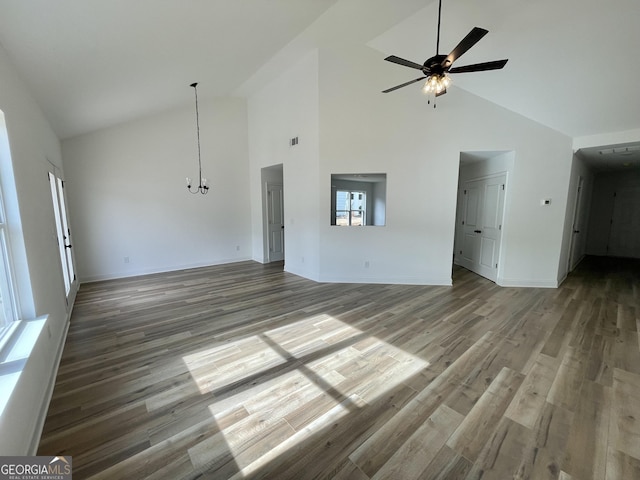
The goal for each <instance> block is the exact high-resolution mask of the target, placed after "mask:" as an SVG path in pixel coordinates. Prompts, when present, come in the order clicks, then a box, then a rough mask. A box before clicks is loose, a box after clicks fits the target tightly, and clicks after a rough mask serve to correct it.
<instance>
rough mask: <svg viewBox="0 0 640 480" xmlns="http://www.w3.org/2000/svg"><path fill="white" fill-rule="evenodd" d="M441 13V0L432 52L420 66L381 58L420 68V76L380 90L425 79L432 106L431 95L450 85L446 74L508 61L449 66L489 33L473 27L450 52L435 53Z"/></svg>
mask: <svg viewBox="0 0 640 480" xmlns="http://www.w3.org/2000/svg"><path fill="white" fill-rule="evenodd" d="M441 14H442V0H440V1H439V2H438V35H437V38H436V54H435V55H434V56H433V57H431V58H429V59H427V60H426V61H425V62H424V63H423V64H422V65H420V64H419V63H416V62H412V61H410V60H405V59H404V58H400V57H397V56H395V55H390V56H388V57H387V58H385V60H386V61H388V62H392V63H396V64H398V65H402V66H403V67H409V68H414V69H416V70H420V71H422V73H423V76H422V77H419V78H415V79H413V80H409V81H408V82H405V83H401V84H400V85H396V86H395V87H391V88H388V89H386V90H383V91H382V93H389V92H393V91H394V90H398V89H399V88H402V87H406V86H407V85H411V84H412V83H416V82H419V81H421V80H424V79H425V78H426V82H425V84H424V87H423V90H424V92H425V93H427V94H429V95H433V96H434V102H433V107H434V108H435V106H436V102H435V97H439V96H440V95H444V94H445V93H447V88H448V87H449V86H450V85H451V77H450V76H449V75H450V74H453V73H469V72H482V71H486V70H499V69H501V68H503V67H504V66H505V65H506V64H507V62H508V60H506V59H505V60H494V61H492V62H483V63H476V64H473V65H465V66H462V67H453V62H455V61H456V60H457V59H458V58H460V57H461V56H462V55H463V54H464V53H466V52H467V51H468V50H469V49H470V48H471V47H473V46H474V45H475V44H476V43H478V42H479V41H480V39H481V38H482V37H484V36H485V35H486V34H487V33H489V31H488V30H485V29H484V28H480V27H473V29H471V31H470V32H469V33H468V34H467V36H466V37H464V38H463V39H462V40H461V41H460V43H458V45H457V46H456V47H455V48H454V49H453V50H451V53H449V55H441V54H440V53H439V51H440V18H441ZM430 101H431V100H428V103H430Z"/></svg>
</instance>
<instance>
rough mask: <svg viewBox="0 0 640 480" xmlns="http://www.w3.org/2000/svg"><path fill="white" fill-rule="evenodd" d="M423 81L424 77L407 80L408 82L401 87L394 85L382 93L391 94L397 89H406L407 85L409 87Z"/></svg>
mask: <svg viewBox="0 0 640 480" xmlns="http://www.w3.org/2000/svg"><path fill="white" fill-rule="evenodd" d="M424 79H425V77H420V78H416V79H415V80H409V81H408V82H405V83H403V84H401V85H396V86H395V87H391V88H387V89H386V90H383V91H382V93H389V92H393V91H394V90H398V89H399V88H402V87H406V86H407V85H411V84H412V83H416V82H419V81H420V80H424Z"/></svg>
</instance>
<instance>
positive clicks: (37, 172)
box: [0, 47, 69, 455]
mask: <svg viewBox="0 0 640 480" xmlns="http://www.w3.org/2000/svg"><path fill="white" fill-rule="evenodd" d="M0 110H2V112H3V113H4V116H5V121H6V129H7V132H8V143H9V148H8V149H7V148H6V139H5V141H4V142H0V143H4V144H5V145H4V148H0V156H1V158H0V162H1V163H0V176H1V177H2V188H3V192H4V196H5V200H6V209H7V222H8V224H9V228H10V229H11V237H10V241H11V249H12V252H13V257H14V267H15V273H16V276H17V284H18V285H17V286H18V294H19V300H20V306H21V312H22V318H24V319H26V320H30V319H35V318H36V317H39V316H45V315H48V318H47V320H46V325H45V326H44V329H43V330H42V333H41V334H40V335H39V337H38V338H37V341H36V343H35V346H34V348H33V350H32V352H31V355H30V356H29V357H28V360H27V361H26V364H25V365H24V368H23V369H22V372H21V374H20V377H19V380H18V383H17V384H16V386H15V390H14V391H13V394H12V395H11V397H10V399H9V402H8V403H7V405H6V407H5V408H4V411H3V412H2V413H1V414H0V432H2V435H0V455H27V454H33V453H34V452H35V448H36V447H37V442H38V441H39V436H40V432H41V429H42V425H43V422H44V417H45V415H46V409H47V407H48V402H49V398H50V395H51V389H52V387H53V382H54V380H55V372H56V369H57V364H58V359H59V355H60V354H61V351H62V346H63V344H64V338H65V334H66V329H67V327H68V319H69V312H68V310H67V306H66V303H65V295H64V282H63V277H62V273H61V266H60V257H59V255H58V250H57V243H56V241H57V240H56V234H55V220H54V216H53V206H52V200H51V193H50V190H49V183H48V180H47V171H49V170H50V169H52V168H53V166H52V164H54V165H56V167H57V168H58V169H61V168H62V162H61V154H60V144H59V142H58V140H57V138H56V136H55V134H54V133H53V130H52V129H51V127H50V125H49V124H48V123H47V121H46V119H45V117H44V115H43V113H42V111H41V110H40V109H39V107H38V105H37V104H36V102H35V101H34V100H33V98H32V97H31V95H30V93H29V92H28V90H27V89H26V88H25V86H24V82H23V80H22V79H21V78H19V76H18V75H17V73H16V72H15V69H14V68H13V66H12V64H11V62H10V60H9V59H8V57H7V54H6V53H5V51H4V50H3V49H2V48H1V47H0ZM12 177H13V178H12ZM12 180H15V182H13V181H12ZM2 393H6V392H2Z"/></svg>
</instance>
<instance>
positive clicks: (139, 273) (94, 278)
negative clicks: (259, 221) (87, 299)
mask: <svg viewBox="0 0 640 480" xmlns="http://www.w3.org/2000/svg"><path fill="white" fill-rule="evenodd" d="M247 261H253V259H252V258H251V257H240V258H228V259H224V260H218V261H216V262H198V263H191V264H186V265H176V266H173V267H170V268H166V267H165V268H146V269H142V270H136V271H132V272H114V273H107V274H104V275H89V276H87V277H83V278H81V279H80V283H81V284H82V283H92V282H101V281H103V280H116V279H119V278H130V277H140V276H143V275H152V274H154V273H168V272H177V271H180V270H189V269H192V268H202V267H213V266H215V265H226V264H227V263H239V262H247Z"/></svg>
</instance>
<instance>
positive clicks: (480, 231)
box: [474, 230, 482, 233]
mask: <svg viewBox="0 0 640 480" xmlns="http://www.w3.org/2000/svg"><path fill="white" fill-rule="evenodd" d="M474 232H475V233H482V230H474Z"/></svg>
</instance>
